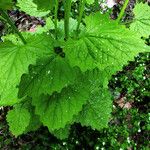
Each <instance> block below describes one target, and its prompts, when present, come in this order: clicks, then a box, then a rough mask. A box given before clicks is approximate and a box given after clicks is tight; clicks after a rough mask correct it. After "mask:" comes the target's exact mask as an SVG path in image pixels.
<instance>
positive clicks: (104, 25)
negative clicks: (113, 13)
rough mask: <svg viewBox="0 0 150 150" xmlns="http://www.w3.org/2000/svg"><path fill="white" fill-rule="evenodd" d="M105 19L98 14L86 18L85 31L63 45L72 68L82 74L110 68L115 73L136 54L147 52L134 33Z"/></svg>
mask: <svg viewBox="0 0 150 150" xmlns="http://www.w3.org/2000/svg"><path fill="white" fill-rule="evenodd" d="M107 17H108V16H107V15H106V16H105V15H101V14H100V13H97V14H94V15H90V16H88V17H87V18H86V21H85V23H86V31H84V33H82V34H81V35H80V37H79V39H70V40H68V42H66V45H65V48H64V51H65V53H66V57H67V58H68V59H69V61H70V64H71V65H72V66H78V67H80V68H81V70H82V71H86V70H88V69H93V68H95V67H98V68H99V69H105V67H108V66H112V65H114V66H115V67H116V68H115V70H116V71H118V70H120V69H121V68H122V66H123V65H126V64H127V63H128V61H131V60H134V57H135V56H136V55H137V54H138V53H139V52H145V51H149V49H150V48H149V47H148V46H146V45H145V44H144V41H143V40H141V39H140V38H139V36H138V35H137V34H135V33H134V32H132V31H130V30H128V29H126V28H125V27H124V26H121V25H117V24H116V22H114V21H110V19H109V18H107Z"/></svg>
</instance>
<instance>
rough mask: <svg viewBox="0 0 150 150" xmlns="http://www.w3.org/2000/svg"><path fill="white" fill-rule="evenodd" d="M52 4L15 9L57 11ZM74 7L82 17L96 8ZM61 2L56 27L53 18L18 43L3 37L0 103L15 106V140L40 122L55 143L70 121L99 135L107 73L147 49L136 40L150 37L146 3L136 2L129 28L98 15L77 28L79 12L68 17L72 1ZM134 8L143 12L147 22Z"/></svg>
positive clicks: (21, 0)
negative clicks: (61, 11)
mask: <svg viewBox="0 0 150 150" xmlns="http://www.w3.org/2000/svg"><path fill="white" fill-rule="evenodd" d="M57 2H58V1H53V0H51V1H50V2H49V1H48V0H44V2H43V1H42V3H41V1H39V0H33V1H32V0H18V2H17V6H18V7H19V8H20V10H22V11H25V12H26V13H27V14H29V15H31V16H39V17H42V16H46V15H48V14H51V13H52V14H53V13H54V14H55V12H56V11H57V9H58V8H57ZM80 2H81V9H80V12H83V7H82V6H84V5H83V4H84V3H88V4H91V3H94V1H93V0H86V1H85V0H83V1H80ZM2 4H3V3H2ZM63 4H64V9H65V19H64V22H63V21H62V20H60V21H59V22H57V16H56V15H57V14H55V17H54V18H53V17H52V18H50V22H49V23H48V25H49V26H50V28H49V29H48V30H47V26H46V27H43V28H40V29H39V30H37V32H35V33H22V35H23V37H24V38H25V40H26V42H24V41H23V42H24V44H23V43H22V41H21V40H20V39H19V38H18V37H17V36H16V35H15V34H13V35H7V36H6V37H4V38H3V39H4V42H2V43H1V44H0V49H1V53H0V70H1V74H0V86H1V89H0V106H13V109H12V110H11V111H9V113H8V115H7V121H8V123H9V126H10V130H11V132H12V133H13V134H14V135H16V136H18V135H20V134H23V133H27V132H29V131H34V130H36V129H38V128H39V127H40V126H41V125H42V124H43V125H44V126H47V127H48V129H49V131H50V132H51V133H52V134H54V135H55V136H57V137H59V138H60V139H63V138H66V137H67V136H68V134H69V129H70V125H71V124H73V123H75V122H76V123H81V125H82V126H91V127H92V128H93V129H97V130H100V129H102V128H104V127H107V125H108V121H109V118H110V114H111V109H112V101H111V95H110V92H109V89H108V82H109V80H110V78H111V76H112V75H113V74H115V73H116V72H117V71H119V70H121V69H122V67H123V66H124V65H126V64H127V63H128V61H131V60H134V57H135V56H136V55H138V53H139V52H146V51H149V47H148V46H147V45H145V43H144V40H142V39H141V36H146V35H147V34H148V33H149V32H148V28H147V26H149V21H150V15H149V14H150V13H149V12H150V9H149V6H147V5H146V4H145V5H144V4H142V3H141V4H137V6H136V7H135V20H134V22H133V23H132V24H131V26H130V28H126V27H125V26H124V25H120V24H119V23H118V22H116V21H112V20H110V19H109V15H108V14H105V15H104V14H100V13H99V12H97V13H94V14H90V15H89V16H86V17H85V18H83V22H84V24H80V23H81V17H82V14H80V15H79V18H78V19H75V20H74V19H72V18H70V19H69V12H68V11H69V6H70V5H71V1H65V2H64V3H63ZM3 6H7V5H5V3H4V4H3ZM0 8H1V9H2V8H7V7H1V6H0ZM139 8H140V9H142V11H143V13H146V12H148V13H147V16H146V17H145V16H141V15H140V14H141V10H140V11H139ZM3 17H4V18H5V15H4V16H3ZM69 20H70V21H69ZM143 20H144V22H143ZM145 21H146V23H145ZM53 22H54V23H53ZM54 26H55V28H54ZM63 26H64V29H63ZM69 26H70V28H69ZM79 27H80V28H79ZM19 35H20V34H19ZM21 37H22V36H21Z"/></svg>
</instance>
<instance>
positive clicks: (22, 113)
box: [7, 104, 31, 136]
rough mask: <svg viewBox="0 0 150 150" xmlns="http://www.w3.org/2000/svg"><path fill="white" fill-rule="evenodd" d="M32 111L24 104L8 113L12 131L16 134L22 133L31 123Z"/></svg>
mask: <svg viewBox="0 0 150 150" xmlns="http://www.w3.org/2000/svg"><path fill="white" fill-rule="evenodd" d="M30 117H31V116H30V113H29V111H28V109H26V108H25V107H23V105H21V104H19V105H17V106H16V107H15V108H14V109H13V110H10V111H9V112H8V114H7V122H8V124H9V129H10V131H11V132H12V133H13V134H14V135H15V136H18V135H21V134H22V133H23V132H24V131H25V130H26V127H27V126H28V125H29V123H30Z"/></svg>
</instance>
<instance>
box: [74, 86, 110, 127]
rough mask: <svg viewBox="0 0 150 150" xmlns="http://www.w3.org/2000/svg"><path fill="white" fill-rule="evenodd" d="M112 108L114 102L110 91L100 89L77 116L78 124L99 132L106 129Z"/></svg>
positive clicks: (92, 95)
mask: <svg viewBox="0 0 150 150" xmlns="http://www.w3.org/2000/svg"><path fill="white" fill-rule="evenodd" d="M111 107H112V100H111V96H110V93H109V91H108V89H103V88H100V90H98V91H96V92H94V93H93V94H91V96H90V99H89V100H88V103H87V104H86V105H85V106H84V107H83V110H82V111H81V112H80V113H79V115H78V116H77V118H76V122H80V123H81V125H83V126H91V127H92V128H93V129H97V130H101V129H103V128H106V127H107V126H108V122H109V119H110V116H111V111H112V108H111Z"/></svg>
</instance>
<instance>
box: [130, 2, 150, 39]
mask: <svg viewBox="0 0 150 150" xmlns="http://www.w3.org/2000/svg"><path fill="white" fill-rule="evenodd" d="M133 13H134V15H135V18H134V21H133V23H132V24H131V25H130V29H131V30H133V31H135V32H137V33H138V34H139V35H140V37H142V36H144V37H148V36H149V35H150V6H148V4H143V3H139V4H136V5H135V8H134V9H133Z"/></svg>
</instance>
